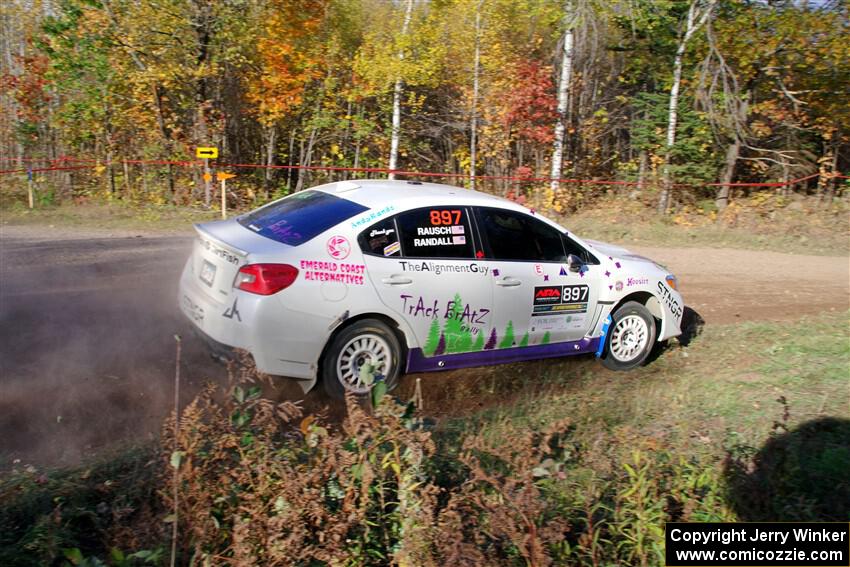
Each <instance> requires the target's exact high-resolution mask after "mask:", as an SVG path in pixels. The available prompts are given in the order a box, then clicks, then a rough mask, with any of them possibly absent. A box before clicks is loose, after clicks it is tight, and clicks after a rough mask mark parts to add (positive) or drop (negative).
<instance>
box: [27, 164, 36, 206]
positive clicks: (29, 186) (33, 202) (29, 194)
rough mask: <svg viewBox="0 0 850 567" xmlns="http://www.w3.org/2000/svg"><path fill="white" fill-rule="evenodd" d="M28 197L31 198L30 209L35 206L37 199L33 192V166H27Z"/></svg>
mask: <svg viewBox="0 0 850 567" xmlns="http://www.w3.org/2000/svg"><path fill="white" fill-rule="evenodd" d="M27 199H28V200H29V204H30V209H32V208H35V200H34V198H33V192H32V166H30V167H28V168H27Z"/></svg>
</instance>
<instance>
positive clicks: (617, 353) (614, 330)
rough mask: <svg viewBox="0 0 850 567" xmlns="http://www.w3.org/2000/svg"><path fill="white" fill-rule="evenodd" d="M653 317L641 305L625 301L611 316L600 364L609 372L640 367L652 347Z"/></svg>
mask: <svg viewBox="0 0 850 567" xmlns="http://www.w3.org/2000/svg"><path fill="white" fill-rule="evenodd" d="M655 337H656V328H655V317H653V316H652V313H650V312H649V310H648V309H647V308H646V307H645V306H644V305H642V304H640V303H638V302H636V301H628V302H626V303H624V304H623V305H621V306H620V307H618V308H617V310H616V311H615V312H614V314H613V315H612V316H611V325H610V326H609V327H608V334H607V336H606V337H605V350H604V352H603V354H602V364H603V365H604V366H605V367H606V368H610V369H611V370H631V369H632V368H637V367H638V366H640V365H642V364H643V363H644V361H645V360H646V358H647V357H648V356H649V354H650V353H651V352H652V349H653V348H654V346H655Z"/></svg>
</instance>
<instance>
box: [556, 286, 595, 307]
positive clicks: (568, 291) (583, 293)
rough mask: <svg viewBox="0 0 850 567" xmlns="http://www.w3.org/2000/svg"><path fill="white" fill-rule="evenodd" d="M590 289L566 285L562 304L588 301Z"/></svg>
mask: <svg viewBox="0 0 850 567" xmlns="http://www.w3.org/2000/svg"><path fill="white" fill-rule="evenodd" d="M588 293H589V291H588V287H587V286H586V285H565V286H564V295H563V297H562V298H561V302H562V303H576V302H579V301H587V295H588Z"/></svg>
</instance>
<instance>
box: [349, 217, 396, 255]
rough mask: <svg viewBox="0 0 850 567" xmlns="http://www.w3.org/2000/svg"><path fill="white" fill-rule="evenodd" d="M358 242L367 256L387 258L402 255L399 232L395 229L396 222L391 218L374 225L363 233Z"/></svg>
mask: <svg viewBox="0 0 850 567" xmlns="http://www.w3.org/2000/svg"><path fill="white" fill-rule="evenodd" d="M357 241H358V242H359V243H360V249H361V250H363V252H364V253H365V254H372V255H374V256H387V257H389V256H400V255H401V246H400V244H399V242H398V230H396V227H395V220H393V219H391V218H390V219H384V220H382V221H381V222H379V223H376V224H373V225H372V226H370V227H369V228H367V229H366V230H364V231H363V232H361V233H360V236H359V237H358V238H357Z"/></svg>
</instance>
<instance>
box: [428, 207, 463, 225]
mask: <svg viewBox="0 0 850 567" xmlns="http://www.w3.org/2000/svg"><path fill="white" fill-rule="evenodd" d="M460 217H461V212H460V211H459V210H451V211H431V224H432V225H441V224H442V225H449V224H460Z"/></svg>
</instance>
